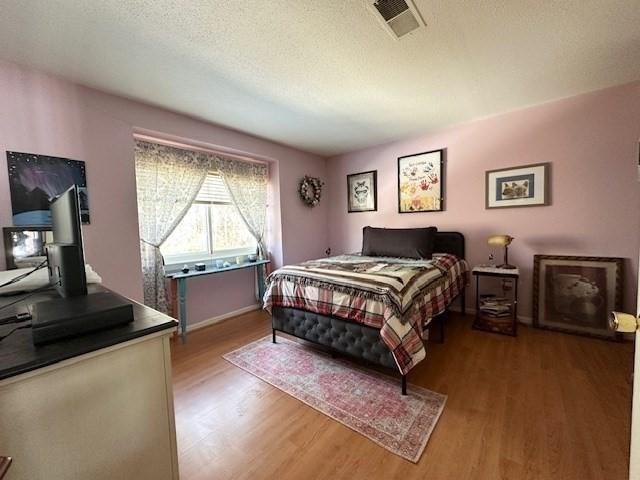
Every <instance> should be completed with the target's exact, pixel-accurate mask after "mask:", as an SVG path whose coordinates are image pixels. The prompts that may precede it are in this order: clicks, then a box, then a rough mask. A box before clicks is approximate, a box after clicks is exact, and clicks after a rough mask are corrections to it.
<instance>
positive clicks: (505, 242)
mask: <svg viewBox="0 0 640 480" xmlns="http://www.w3.org/2000/svg"><path fill="white" fill-rule="evenodd" d="M512 241H513V237H512V236H511V235H491V236H490V237H489V238H488V239H487V243H488V244H489V245H491V246H492V247H504V263H503V264H502V265H499V266H498V268H506V269H513V268H516V267H515V266H514V265H509V245H510V244H511V242H512Z"/></svg>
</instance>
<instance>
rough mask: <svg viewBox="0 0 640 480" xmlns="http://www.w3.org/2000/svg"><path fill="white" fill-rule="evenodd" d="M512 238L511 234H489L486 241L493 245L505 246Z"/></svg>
mask: <svg viewBox="0 0 640 480" xmlns="http://www.w3.org/2000/svg"><path fill="white" fill-rule="evenodd" d="M512 240H513V237H512V236H511V235H491V236H490V237H489V238H488V239H487V243H488V244H489V245H492V246H494V247H506V246H507V245H509V244H510V243H511V242H512Z"/></svg>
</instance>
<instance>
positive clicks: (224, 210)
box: [160, 173, 257, 264]
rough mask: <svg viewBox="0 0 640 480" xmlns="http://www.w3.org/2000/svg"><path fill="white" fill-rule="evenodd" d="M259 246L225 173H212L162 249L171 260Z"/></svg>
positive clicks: (240, 251)
mask: <svg viewBox="0 0 640 480" xmlns="http://www.w3.org/2000/svg"><path fill="white" fill-rule="evenodd" d="M256 247H257V244H256V240H255V238H254V237H253V235H251V233H249V230H248V229H247V227H246V225H245V223H244V220H242V217H241V216H240V214H239V213H238V210H237V208H236V207H235V205H233V203H232V202H231V197H230V196H229V190H228V189H227V186H226V185H225V183H224V181H223V180H222V177H221V176H220V175H218V174H217V173H209V174H208V175H207V178H206V179H205V181H204V183H203V184H202V188H201V189H200V192H198V195H197V197H196V199H195V201H194V202H193V204H192V205H191V207H190V208H189V211H188V212H187V214H186V215H185V217H184V218H183V219H182V221H181V222H180V223H179V224H178V226H177V227H176V229H175V230H174V231H173V232H172V233H171V235H170V236H169V238H168V239H167V240H166V241H165V242H164V243H163V244H162V246H161V247H160V251H161V252H162V255H163V256H164V258H165V261H166V262H167V263H168V264H171V263H180V262H188V261H195V260H204V259H207V258H211V257H225V256H234V255H240V254H247V253H254V252H255V251H256Z"/></svg>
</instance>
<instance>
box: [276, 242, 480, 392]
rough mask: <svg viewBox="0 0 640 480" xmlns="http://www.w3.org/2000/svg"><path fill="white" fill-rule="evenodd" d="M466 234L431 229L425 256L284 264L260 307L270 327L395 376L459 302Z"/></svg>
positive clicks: (419, 354) (411, 363) (422, 352)
mask: <svg viewBox="0 0 640 480" xmlns="http://www.w3.org/2000/svg"><path fill="white" fill-rule="evenodd" d="M464 258H465V245H464V236H463V235H462V234H461V233H459V232H437V233H435V240H434V245H433V258H432V259H431V260H421V259H405V258H394V257H369V256H366V255H340V256H337V257H329V258H325V259H320V260H313V261H309V262H303V263H301V264H298V265H291V266H286V267H283V268H281V269H278V270H276V271H275V272H273V273H272V274H271V275H270V276H269V278H268V279H267V288H266V292H265V296H264V308H265V309H266V310H267V311H269V312H270V313H271V317H272V329H273V341H274V342H276V332H284V333H287V334H290V335H293V336H295V337H298V338H301V339H303V340H307V341H310V342H312V343H315V344H319V345H322V346H324V347H328V348H330V349H331V350H333V351H336V352H338V353H341V354H346V355H348V356H352V357H355V358H357V359H361V360H364V361H366V362H369V363H372V364H375V365H378V366H382V367H386V368H388V369H393V370H395V371H396V372H399V373H400V376H401V381H402V394H403V395H406V376H407V373H408V372H409V371H410V370H411V369H412V368H413V367H415V365H417V364H418V363H420V362H421V361H422V360H424V358H425V356H426V347H425V343H424V339H425V337H426V334H427V332H428V329H429V328H430V327H431V326H432V325H434V324H436V323H439V326H440V328H441V329H442V332H441V335H442V337H441V338H442V339H444V335H443V334H444V330H443V329H444V318H445V317H446V314H447V311H448V308H449V307H450V306H451V304H452V303H453V302H454V301H455V300H456V299H459V301H460V307H461V309H462V311H463V313H464V305H465V294H464V289H465V286H466V285H467V283H468V274H469V269H468V266H467V263H466V261H465V260H464Z"/></svg>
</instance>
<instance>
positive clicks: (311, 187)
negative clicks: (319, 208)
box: [298, 175, 323, 207]
mask: <svg viewBox="0 0 640 480" xmlns="http://www.w3.org/2000/svg"><path fill="white" fill-rule="evenodd" d="M322 185H323V183H322V181H321V180H320V179H319V178H317V177H310V176H309V175H305V176H304V178H303V179H302V180H300V185H299V186H298V193H299V194H300V198H301V199H302V201H303V202H304V203H306V204H307V205H309V206H310V207H315V206H316V205H318V204H319V203H320V197H321V196H322Z"/></svg>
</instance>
